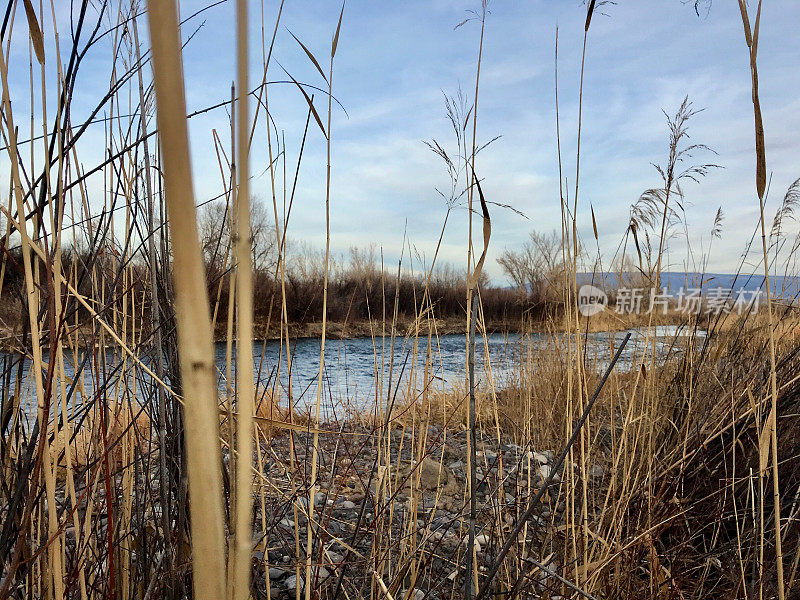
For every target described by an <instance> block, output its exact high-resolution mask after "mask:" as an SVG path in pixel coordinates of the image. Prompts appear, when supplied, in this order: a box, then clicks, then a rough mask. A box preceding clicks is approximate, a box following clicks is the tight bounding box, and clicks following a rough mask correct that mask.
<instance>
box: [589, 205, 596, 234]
mask: <svg viewBox="0 0 800 600" xmlns="http://www.w3.org/2000/svg"><path fill="white" fill-rule="evenodd" d="M589 208H591V209H592V228H593V229H594V239H595V240H597V239H598V238H597V221H596V220H595V218H594V206H592V205H591V204H590V205H589Z"/></svg>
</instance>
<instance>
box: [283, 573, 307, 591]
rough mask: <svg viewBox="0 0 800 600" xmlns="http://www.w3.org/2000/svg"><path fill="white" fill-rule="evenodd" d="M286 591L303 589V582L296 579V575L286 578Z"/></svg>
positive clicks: (300, 579) (300, 578)
mask: <svg viewBox="0 0 800 600" xmlns="http://www.w3.org/2000/svg"><path fill="white" fill-rule="evenodd" d="M285 585H286V589H287V590H294V589H297V588H299V589H301V590H302V589H303V586H304V585H305V582H304V581H303V578H302V577H299V578H298V577H297V575H292V576H291V577H287V578H286V581H285Z"/></svg>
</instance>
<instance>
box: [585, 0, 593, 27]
mask: <svg viewBox="0 0 800 600" xmlns="http://www.w3.org/2000/svg"><path fill="white" fill-rule="evenodd" d="M594 5H595V0H592V1H591V2H589V10H587V11H586V26H585V27H584V29H583V30H584V31H589V25H590V24H591V23H592V13H594Z"/></svg>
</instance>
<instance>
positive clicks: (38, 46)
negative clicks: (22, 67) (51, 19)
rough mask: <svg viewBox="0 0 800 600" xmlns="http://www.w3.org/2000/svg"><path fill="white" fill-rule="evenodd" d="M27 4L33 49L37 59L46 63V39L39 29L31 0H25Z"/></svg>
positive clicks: (26, 11) (41, 62)
mask: <svg viewBox="0 0 800 600" xmlns="http://www.w3.org/2000/svg"><path fill="white" fill-rule="evenodd" d="M23 3H24V4H25V14H26V15H27V17H28V31H29V32H30V36H31V42H33V51H34V52H35V53H36V60H38V61H39V64H40V65H43V64H44V40H43V38H42V30H41V29H39V21H37V20H36V12H35V11H34V10H33V5H32V4H31V0H23Z"/></svg>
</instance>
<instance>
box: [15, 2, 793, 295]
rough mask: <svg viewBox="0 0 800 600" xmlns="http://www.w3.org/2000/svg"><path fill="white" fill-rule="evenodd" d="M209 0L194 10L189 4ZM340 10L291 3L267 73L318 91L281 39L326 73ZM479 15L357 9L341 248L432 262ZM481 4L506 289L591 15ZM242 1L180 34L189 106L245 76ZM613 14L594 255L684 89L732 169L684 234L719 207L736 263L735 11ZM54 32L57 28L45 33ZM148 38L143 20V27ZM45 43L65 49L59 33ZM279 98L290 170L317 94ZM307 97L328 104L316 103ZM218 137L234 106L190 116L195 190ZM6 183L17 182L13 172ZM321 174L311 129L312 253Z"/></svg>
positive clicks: (307, 212)
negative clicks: (509, 259) (407, 246)
mask: <svg viewBox="0 0 800 600" xmlns="http://www.w3.org/2000/svg"><path fill="white" fill-rule="evenodd" d="M204 5H205V3H201V2H182V3H181V12H182V15H184V16H186V15H188V14H191V13H192V12H194V11H195V10H197V9H198V8H201V7H202V6H204ZM340 6H341V5H340V4H338V3H336V2H328V1H327V0H316V1H309V0H287V1H286V5H285V8H284V13H283V16H282V19H281V26H280V27H279V31H278V36H277V40H276V46H275V54H274V57H275V59H276V62H274V63H273V64H272V66H271V68H270V75H269V77H268V78H269V79H270V80H275V79H285V75H284V74H283V72H282V71H281V70H280V67H279V66H278V63H280V64H281V65H283V66H284V67H286V69H287V70H288V71H289V72H290V73H292V75H293V76H294V77H295V78H297V79H298V80H301V81H303V82H307V83H311V84H315V85H324V82H323V81H322V78H321V77H320V75H319V74H318V73H317V72H316V70H315V69H314V67H313V66H312V65H311V63H310V62H309V61H308V59H307V58H306V57H305V55H304V53H303V51H302V49H301V48H300V47H299V45H298V44H297V43H296V42H295V41H294V40H293V39H292V37H291V35H290V34H289V31H290V30H291V32H293V33H294V34H295V35H297V36H298V37H299V38H300V39H301V40H303V42H304V43H305V44H306V45H307V46H308V47H309V48H310V49H311V51H312V52H314V53H315V54H316V55H317V57H318V58H319V59H320V62H322V63H323V66H326V63H327V60H326V59H325V57H327V55H328V51H329V48H330V40H331V36H332V33H333V31H334V29H335V27H336V21H337V19H338V16H339V10H340ZM474 8H477V2H475V1H468V2H461V1H444V0H428V1H408V2H386V1H381V2H364V1H356V0H351V1H350V2H348V3H347V5H346V7H345V11H344V18H343V23H342V31H341V36H340V42H339V48H338V51H337V55H336V60H335V64H334V76H333V86H334V95H335V96H336V98H337V99H338V100H339V101H340V102H341V103H342V105H344V107H345V109H346V111H347V114H345V113H344V112H343V111H342V110H341V109H337V108H335V109H334V113H333V125H332V136H331V138H332V145H333V150H332V168H333V170H332V203H331V215H332V236H333V238H332V239H333V246H334V249H335V250H336V251H339V252H344V251H346V250H347V248H348V247H349V246H350V245H366V244H368V243H375V244H377V245H378V246H379V247H382V248H383V249H384V253H385V256H386V257H387V260H391V261H394V260H396V258H397V256H398V255H399V252H400V249H401V246H402V243H403V239H404V234H405V235H406V236H407V239H408V240H409V241H410V243H411V244H413V246H414V248H415V249H416V250H417V251H418V252H419V253H420V255H424V256H426V257H427V258H428V259H430V257H431V256H432V254H433V250H434V248H435V245H436V241H437V239H438V235H439V230H440V228H441V225H442V221H443V219H444V215H445V210H446V209H445V205H444V202H443V201H442V200H441V198H440V197H439V195H438V194H437V192H436V191H435V188H436V187H439V188H443V187H446V186H447V182H448V179H447V175H446V172H445V170H444V168H443V164H442V163H441V161H440V160H439V159H438V158H437V157H435V156H434V155H433V154H432V153H431V152H430V150H428V149H427V148H426V146H425V145H424V144H423V143H422V142H423V140H430V139H432V138H435V139H437V140H440V141H441V142H443V143H446V144H450V142H451V138H452V134H451V132H450V128H449V123H448V121H447V120H446V118H445V112H444V103H443V92H444V93H448V94H454V93H456V92H457V90H458V89H459V86H460V87H461V88H463V90H464V92H465V93H466V94H467V95H469V96H471V95H472V93H473V90H474V78H475V67H476V58H477V46H478V36H479V28H478V25H477V23H468V24H466V25H464V26H463V27H461V28H459V29H457V30H454V26H455V25H456V24H458V23H459V22H460V21H462V20H463V19H464V18H465V17H467V16H468V14H467V12H466V11H467V10H468V9H474ZM276 9H277V3H276V2H274V1H271V0H270V1H265V2H264V10H265V15H264V28H265V30H266V35H267V37H269V35H270V34H271V30H272V27H273V24H274V19H275V15H276V12H277V10H276ZM489 9H490V14H489V15H488V17H487V21H486V32H485V44H484V54H483V66H482V74H481V86H480V92H479V100H478V137H479V140H483V141H488V140H489V139H491V138H493V137H495V136H502V137H500V139H499V140H497V141H496V142H494V143H493V144H492V145H491V146H490V147H488V148H487V149H486V150H485V151H484V152H483V153H481V154H480V156H479V158H478V161H477V171H478V174H479V175H480V177H481V178H482V180H483V189H484V192H485V193H486V196H487V198H488V199H490V200H493V201H496V202H498V203H502V204H508V205H511V206H513V207H514V208H515V209H517V210H519V211H521V212H522V213H524V214H525V215H526V216H527V217H528V218H527V219H526V218H523V217H520V216H519V215H517V214H516V213H514V212H512V211H510V210H506V209H501V208H498V207H494V208H493V209H492V219H493V236H492V241H491V252H490V256H489V260H488V263H487V269H488V271H489V274H490V275H491V276H492V278H493V279H494V281H495V282H497V283H502V282H503V281H504V280H503V277H502V274H501V272H500V270H499V268H498V266H497V264H496V263H495V260H494V259H495V258H496V257H497V255H498V254H499V252H500V251H502V250H503V249H504V248H514V247H517V246H519V245H520V244H521V243H522V242H523V241H524V240H525V238H526V236H527V235H528V232H529V231H530V230H531V229H534V228H535V229H538V230H542V231H548V230H551V229H553V228H556V227H559V202H558V185H559V182H558V163H557V153H556V135H555V131H556V127H555V106H554V60H553V58H554V42H555V31H556V27H558V28H559V84H560V85H559V99H560V104H561V106H560V108H561V111H560V112H561V133H562V151H563V156H564V176H565V177H566V178H568V180H569V183H570V188H572V186H573V185H574V180H575V148H576V143H575V141H576V124H577V109H578V83H579V69H580V52H581V43H582V39H583V24H584V20H585V10H586V9H585V6H583V5H582V4H581V3H580V1H579V0H558V1H556V0H546V1H545V0H534V1H514V2H511V1H505V2H502V1H495V2H491V3H490V5H489ZM61 10H63V11H67V10H68V8H67V7H66V6H65V7H63V8H61ZM233 10H234V5H233V4H232V3H231V2H226V3H224V4H221V5H219V6H215V7H213V8H211V9H209V10H207V11H205V12H204V13H203V14H202V15H201V16H200V17H198V18H197V19H195V20H193V21H191V22H190V23H189V24H187V25H186V28H185V30H184V35H185V36H186V35H188V34H189V33H191V32H192V31H194V29H195V28H196V27H197V26H199V25H201V23H202V27H200V29H199V30H198V31H197V33H196V34H195V36H194V37H193V39H192V41H191V42H190V43H189V45H188V46H187V47H186V50H185V54H184V69H185V77H186V89H187V102H188V107H189V110H190V111H192V110H195V109H199V108H202V107H204V106H207V105H210V104H213V103H216V102H219V101H221V100H224V99H225V98H227V97H228V96H229V95H230V82H231V80H232V78H233V77H234V44H235V38H234V21H233ZM603 10H604V12H605V13H606V14H605V15H598V16H596V17H595V19H594V21H593V24H592V27H591V29H590V32H589V41H588V48H587V61H586V73H585V84H584V104H583V139H582V147H581V192H580V195H579V200H578V227H579V230H580V233H581V235H582V237H583V239H584V241H585V243H586V244H587V245H588V246H589V247H590V248H591V249H593V248H594V240H593V235H592V222H591V214H590V208H589V207H590V204H591V206H593V207H594V211H595V215H596V218H597V226H598V232H599V236H600V246H601V250H602V251H603V253H604V255H605V256H606V257H609V256H610V255H611V253H613V251H614V250H615V249H616V247H617V244H618V242H619V240H620V238H621V236H622V235H623V233H624V231H625V226H626V224H627V219H628V210H629V207H630V205H631V203H633V202H634V201H635V200H636V199H637V197H638V196H639V194H640V193H641V192H642V191H643V190H645V189H647V188H649V187H653V186H656V185H658V183H659V179H658V174H657V173H656V171H655V170H654V168H653V167H652V166H651V163H660V162H664V161H665V160H666V154H667V128H666V120H665V117H664V115H663V114H662V109H663V110H666V111H667V112H674V111H675V110H676V109H677V107H678V106H679V105H680V103H681V101H682V100H683V98H684V96H687V95H688V96H689V98H690V100H691V101H692V102H693V103H694V107H695V108H697V109H704V110H703V111H702V112H701V113H699V114H698V115H697V116H696V117H694V118H693V120H692V122H691V124H690V134H691V137H692V142H695V143H702V144H706V145H708V146H709V147H711V148H713V149H714V150H715V151H716V152H717V153H718V154H717V156H710V155H706V156H701V157H700V160H701V161H703V162H714V163H717V164H719V165H721V166H722V167H724V168H723V169H719V170H717V171H715V172H712V173H711V174H710V175H709V176H708V177H707V178H706V179H704V180H703V181H702V182H701V183H700V184H699V185H694V184H687V185H686V187H685V192H686V201H687V216H688V223H689V235H690V239H691V241H692V243H693V246H694V248H695V251H700V249H701V248H705V247H707V246H708V243H709V232H710V230H711V227H712V223H713V219H714V216H715V213H716V210H717V208H718V207H720V206H721V207H722V208H723V211H724V212H725V222H724V228H723V235H722V238H721V239H720V240H715V241H714V244H713V246H712V251H711V255H710V257H709V269H710V270H712V271H718V272H723V271H730V270H733V269H735V268H736V266H737V263H738V260H739V257H740V255H741V251H742V249H743V247H744V243H745V242H746V240H747V239H749V237H750V235H751V234H752V232H753V229H754V227H755V226H756V225H757V223H758V221H757V219H758V204H757V200H756V199H755V193H754V187H755V186H754V175H753V171H754V158H753V123H752V119H753V117H752V104H751V100H750V72H749V67H748V56H747V50H746V47H745V44H744V36H743V30H742V24H741V19H740V15H739V10H738V6H737V4H736V3H735V2H733V1H732V0H728V1H726V2H722V1H719V0H718V1H717V2H715V3H714V5H713V6H712V7H711V10H710V11H709V12H708V14H707V15H706V14H705V13H703V14H702V16H701V17H698V16H697V15H696V14H695V12H694V9H693V7H692V6H691V5H687V4H685V3H684V2H682V1H681V0H620V1H619V2H618V3H617V4H616V5H613V6H611V5H610V6H606V7H604V8H603ZM260 11H261V7H260V4H259V3H253V4H252V5H251V32H252V38H253V47H252V49H253V62H254V63H255V65H254V69H253V80H255V78H256V77H258V78H260V73H258V70H259V69H260V66H259V65H260V63H261V27H262V21H261V15H260ZM18 18H19V17H18ZM798 18H800V3H798V2H796V1H795V0H770V1H768V2H765V3H764V8H763V16H762V24H761V42H760V44H761V45H760V50H759V63H760V79H761V87H760V89H761V102H762V107H763V112H764V125H765V131H766V143H767V160H768V169H769V171H770V173H771V174H772V192H771V197H770V202H771V204H770V206H769V207H768V209H767V212H768V214H769V215H770V217H769V218H770V219H771V215H772V214H773V213H774V210H775V208H776V207H777V203H778V202H779V200H780V199H781V198H782V196H783V194H784V192H785V190H786V188H787V187H788V186H789V185H790V184H791V183H792V182H793V181H794V180H795V179H796V178H798V177H800V161H798V160H797V159H798V156H800V153H798V147H799V146H800V136H799V135H798V134H800V96H798V90H799V89H800V70H798V69H797V64H798V63H799V62H800V61H798V59H799V58H800V41H797V37H796V35H795V32H794V30H793V29H794V27H795V24H796V23H797V22H798ZM58 19H59V21H60V24H59V28H60V29H61V30H62V36H63V37H64V38H66V37H68V36H67V34H66V31H67V29H66V27H67V23H68V13H66V12H63V13H60V14H59V15H58ZM45 29H46V32H47V29H48V27H47V25H45ZM145 29H146V27H145V22H144V20H142V21H141V22H140V35H142V36H143V37H145V36H144V34H145V33H146V32H145ZM26 34H27V31H26V28H25V27H24V23H23V22H22V21H20V22H19V23H18V25H17V26H16V28H15V33H14V40H23V37H25V36H26ZM26 46H27V44H24V43H17V41H15V42H14V43H13V45H12V50H11V59H10V63H11V64H10V68H11V71H10V79H11V83H10V87H11V92H12V98H13V99H14V100H15V111H16V113H17V114H18V115H19V116H17V121H18V122H20V121H22V122H23V123H24V120H25V117H23V116H22V115H25V114H26V111H27V110H28V109H27V108H25V107H27V101H28V99H27V95H28V93H29V92H28V86H29V82H28V64H27V63H28V58H27V56H28V51H27V48H26ZM47 51H48V55H49V56H53V54H54V48H53V47H52V45H51V44H50V45H48V48H47ZM51 62H52V61H51ZM51 68H52V66H51ZM110 68H111V60H110V47H108V46H106V47H105V48H102V47H99V48H98V49H97V50H96V51H93V53H92V54H91V55H90V56H88V57H87V63H86V65H85V66H84V68H83V73H82V75H81V77H80V78H79V80H78V94H77V98H76V104H75V107H74V108H73V112H74V118H73V120H74V121H75V122H78V121H80V117H81V115H82V108H83V107H84V106H85V109H84V110H88V107H89V104H90V101H91V99H93V98H96V97H97V96H99V95H101V94H102V92H103V91H104V89H106V88H107V85H108V81H109V78H110ZM51 94H52V95H54V93H52V92H51ZM269 94H270V105H271V106H270V107H271V111H272V115H273V118H274V121H275V123H276V125H277V127H278V129H279V131H281V132H282V134H283V135H285V140H286V148H287V157H288V165H287V168H288V170H289V171H293V168H294V162H295V161H296V157H297V151H298V148H299V143H300V137H301V134H302V129H303V124H304V120H305V112H306V105H305V102H304V100H303V99H302V97H301V96H300V95H299V92H298V91H297V89H296V88H293V86H290V85H278V84H276V85H274V86H271V87H270V92H269ZM126 97H127V96H126ZM35 102H36V101H35ZM315 103H316V104H317V106H318V108H319V110H320V112H321V113H324V108H325V105H324V102H323V101H322V98H321V95H320V94H317V96H316V97H315ZM122 112H125V111H124V110H122ZM323 118H324V114H323ZM22 127H29V124H24V125H22ZM39 127H40V126H39ZM214 128H216V130H217V131H218V133H219V134H220V136H221V137H222V138H223V139H224V140H226V143H227V140H228V135H229V134H228V132H229V124H228V115H227V113H226V112H225V110H224V109H219V110H216V111H213V112H211V113H208V114H206V115H203V116H202V117H197V118H194V119H192V120H191V121H190V136H191V143H192V160H193V172H194V184H195V192H196V195H197V199H198V201H200V200H202V199H204V198H208V197H211V196H215V195H217V194H218V193H220V191H221V189H222V186H221V178H220V174H219V167H218V165H217V158H216V153H215V151H214V145H213V140H212V134H211V130H212V129H214ZM264 131H265V126H264V121H263V120H262V121H261V122H260V123H259V125H258V133H257V135H256V136H255V138H254V141H253V150H252V163H251V171H252V173H253V174H254V175H255V176H256V178H255V179H254V181H253V184H252V189H253V192H254V193H255V194H257V195H259V196H260V197H261V198H263V199H264V200H268V201H269V202H270V209H271V192H270V187H269V178H268V176H267V175H266V174H265V173H264V170H265V168H266V165H267V162H268V161H267V158H266V156H267V151H266V135H265V133H264ZM21 135H22V134H21ZM103 136H104V133H103V128H102V126H96V127H95V129H94V130H93V131H92V132H90V134H89V136H88V137H87V140H86V141H85V143H83V144H82V145H81V148H80V152H81V156H82V160H84V164H85V165H86V166H89V165H91V164H92V161H93V160H94V161H95V162H97V160H96V159H97V157H98V154H97V153H98V148H102V147H103V140H104V137H103ZM3 160H4V161H5V160H6V159H5V158H4V159H3ZM3 165H4V166H5V165H6V163H5V162H4V163H3ZM2 177H3V184H4V185H7V183H5V182H6V181H7V177H8V175H7V169H5V168H4V169H3V175H2ZM324 184H325V144H324V139H323V138H322V136H321V135H320V132H319V131H318V130H317V129H316V128H314V127H312V128H311V133H310V137H309V141H308V143H307V146H306V151H305V155H304V159H303V164H302V166H301V170H300V179H299V183H298V188H297V194H296V200H295V206H294V208H293V214H292V219H291V222H290V225H289V235H290V236H291V237H293V238H294V239H298V240H305V241H308V242H310V243H312V244H315V245H318V246H321V245H322V244H323V243H324V227H325V221H324V197H325V196H324V191H325V188H324ZM90 191H91V193H92V202H93V203H94V204H95V205H96V206H100V205H102V181H101V180H99V179H98V180H96V181H93V182H92V184H91V186H90ZM571 194H572V192H571V191H570V195H571ZM466 219H467V215H466V212H465V211H464V210H463V209H457V210H456V211H455V212H454V214H453V216H452V218H451V220H450V221H449V223H448V229H447V233H446V235H445V239H444V244H443V247H442V253H441V256H442V258H443V259H444V260H446V261H449V262H451V263H453V264H456V265H463V263H464V261H465V247H466V238H467V228H466ZM476 243H477V238H476ZM684 244H685V242H682V241H680V242H675V243H674V246H675V247H674V248H672V249H671V251H670V263H671V264H670V268H672V269H681V268H683V264H682V262H681V261H682V260H683V256H684V252H683V251H682V248H683V246H684Z"/></svg>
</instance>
